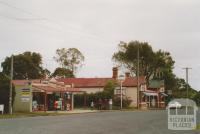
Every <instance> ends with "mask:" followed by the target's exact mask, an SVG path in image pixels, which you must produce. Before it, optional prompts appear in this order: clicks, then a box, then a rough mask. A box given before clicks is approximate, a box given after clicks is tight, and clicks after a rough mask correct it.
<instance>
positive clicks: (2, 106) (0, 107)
mask: <svg viewBox="0 0 200 134" xmlns="http://www.w3.org/2000/svg"><path fill="white" fill-rule="evenodd" d="M0 111H1V113H2V114H3V112H4V105H0Z"/></svg>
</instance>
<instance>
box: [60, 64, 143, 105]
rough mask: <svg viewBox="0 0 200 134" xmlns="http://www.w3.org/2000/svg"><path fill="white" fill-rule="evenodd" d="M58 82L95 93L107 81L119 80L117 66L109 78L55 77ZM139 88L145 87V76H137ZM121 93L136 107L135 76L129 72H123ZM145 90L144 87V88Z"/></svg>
mask: <svg viewBox="0 0 200 134" xmlns="http://www.w3.org/2000/svg"><path fill="white" fill-rule="evenodd" d="M57 80H58V81H59V82H64V84H65V86H67V87H74V88H78V89H79V90H80V91H83V92H86V93H96V92H100V91H103V90H104V87H105V85H106V84H107V82H108V81H115V82H117V83H119V85H120V82H119V80H118V68H116V67H114V68H113V75H112V77H110V78H61V79H57ZM139 84H140V86H139V87H140V89H141V88H146V80H145V77H143V76H142V77H140V78H139ZM122 87H123V88H122V89H123V90H122V93H123V96H124V97H127V98H129V99H130V100H132V102H131V106H132V107H137V103H138V102H137V77H131V76H130V73H125V79H124V81H123V83H122ZM145 90H146V89H145ZM120 94H121V90H120V87H118V88H116V90H115V95H120Z"/></svg>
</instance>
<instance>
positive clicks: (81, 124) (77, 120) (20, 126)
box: [0, 111, 200, 134]
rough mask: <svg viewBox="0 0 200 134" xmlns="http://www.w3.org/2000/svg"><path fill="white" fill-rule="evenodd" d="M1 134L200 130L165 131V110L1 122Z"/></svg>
mask: <svg viewBox="0 0 200 134" xmlns="http://www.w3.org/2000/svg"><path fill="white" fill-rule="evenodd" d="M199 114H200V113H198V118H199ZM198 122H199V120H198ZM0 134H200V131H198V130H195V131H172V130H168V129H167V112H166V111H123V112H120V111H119V112H100V113H85V114H72V115H62V116H47V117H44V116H43V117H29V118H17V119H1V120H0Z"/></svg>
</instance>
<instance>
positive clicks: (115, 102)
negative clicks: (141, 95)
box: [113, 97, 132, 108]
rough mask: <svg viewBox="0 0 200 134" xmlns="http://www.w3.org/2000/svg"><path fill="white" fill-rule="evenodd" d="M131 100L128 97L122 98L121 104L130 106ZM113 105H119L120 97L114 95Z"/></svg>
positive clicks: (126, 106)
mask: <svg viewBox="0 0 200 134" xmlns="http://www.w3.org/2000/svg"><path fill="white" fill-rule="evenodd" d="M131 102H132V100H130V99H129V98H128V97H125V98H123V99H122V106H123V108H128V107H129V106H130V104H131ZM113 105H114V106H117V107H120V105H121V99H120V97H115V98H114V99H113Z"/></svg>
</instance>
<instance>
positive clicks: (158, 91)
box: [140, 80, 168, 108]
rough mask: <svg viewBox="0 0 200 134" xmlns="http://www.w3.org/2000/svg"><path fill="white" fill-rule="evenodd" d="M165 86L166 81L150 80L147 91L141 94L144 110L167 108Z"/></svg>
mask: <svg viewBox="0 0 200 134" xmlns="http://www.w3.org/2000/svg"><path fill="white" fill-rule="evenodd" d="M166 96H168V95H167V94H165V85H164V80H150V81H149V86H148V89H147V90H143V91H142V92H141V94H140V98H141V107H143V108H165V107H166V105H165V97H166Z"/></svg>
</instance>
